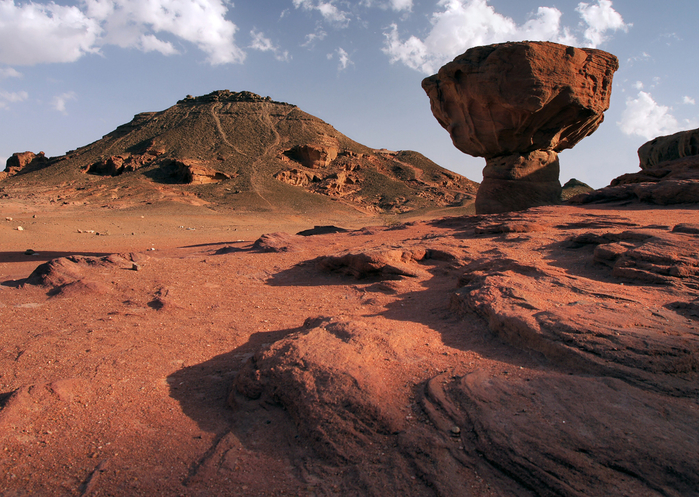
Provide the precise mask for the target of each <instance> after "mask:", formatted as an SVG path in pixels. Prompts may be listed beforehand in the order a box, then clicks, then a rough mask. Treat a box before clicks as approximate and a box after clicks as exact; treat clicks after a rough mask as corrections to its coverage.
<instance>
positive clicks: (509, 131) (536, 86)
mask: <svg viewBox="0 0 699 497" xmlns="http://www.w3.org/2000/svg"><path fill="white" fill-rule="evenodd" d="M618 68H619V62H618V60H617V58H616V57H615V56H614V55H612V54H609V53H607V52H604V51H601V50H595V49H590V48H574V47H568V46H565V45H560V44H557V43H550V42H518V43H501V44H497V45H489V46H484V47H475V48H472V49H470V50H468V51H466V52H465V53H464V54H462V55H460V56H458V57H456V58H455V59H454V60H453V61H452V62H449V63H448V64H446V65H444V66H443V67H442V68H441V69H440V70H439V72H438V73H437V74H435V75H433V76H430V77H429V78H425V79H424V80H423V82H422V87H423V89H424V90H425V92H426V93H427V95H428V96H429V98H430V105H431V107H432V113H433V114H434V116H435V117H436V118H437V121H439V123H440V124H441V125H442V126H443V127H444V128H445V129H446V130H447V131H449V134H450V135H451V138H452V142H453V143H454V146H455V147H456V148H458V149H459V150H461V151H462V152H464V153H466V154H469V155H473V156H477V157H485V159H486V167H485V169H484V171H483V182H482V183H481V186H480V188H479V190H478V195H477V197H476V211H477V212H478V213H479V214H488V213H497V212H508V211H514V210H522V209H526V208H528V207H534V206H538V205H548V204H555V203H558V202H559V201H560V194H561V185H560V182H559V180H558V174H559V162H558V152H560V151H561V150H565V149H567V148H572V147H573V146H575V145H576V144H577V143H578V142H579V141H580V140H582V139H583V138H585V137H586V136H588V135H590V134H591V133H593V132H594V131H595V130H596V129H597V127H598V126H599V125H600V123H601V122H602V121H603V120H604V111H606V110H607V109H608V108H609V99H610V96H611V92H612V76H613V74H614V72H615V71H616V70H617V69H618Z"/></svg>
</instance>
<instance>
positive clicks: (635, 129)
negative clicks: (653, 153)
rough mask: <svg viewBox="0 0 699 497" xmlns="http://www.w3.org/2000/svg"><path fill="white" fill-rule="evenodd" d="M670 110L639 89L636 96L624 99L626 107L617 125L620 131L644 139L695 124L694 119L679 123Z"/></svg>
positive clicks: (687, 127) (674, 131) (667, 133)
mask: <svg viewBox="0 0 699 497" xmlns="http://www.w3.org/2000/svg"><path fill="white" fill-rule="evenodd" d="M671 111H672V109H671V108H670V107H667V106H665V105H660V104H658V103H657V102H656V101H655V100H653V97H652V96H651V94H650V93H647V92H645V91H640V92H638V96H637V97H636V98H633V97H628V98H627V99H626V109H624V112H623V113H622V115H621V121H619V122H617V125H618V126H619V128H620V129H621V131H622V133H624V134H626V135H638V136H642V137H643V138H645V139H646V140H651V139H653V138H655V137H657V136H662V135H671V134H672V133H676V132H677V131H680V130H682V129H690V128H694V127H696V126H697V122H696V121H694V120H686V121H685V122H684V123H683V124H680V122H679V121H678V120H677V119H676V118H675V116H673V115H672V113H671Z"/></svg>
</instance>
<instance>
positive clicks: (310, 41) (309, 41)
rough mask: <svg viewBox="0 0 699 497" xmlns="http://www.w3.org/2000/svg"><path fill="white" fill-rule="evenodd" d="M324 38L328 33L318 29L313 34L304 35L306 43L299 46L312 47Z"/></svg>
mask: <svg viewBox="0 0 699 497" xmlns="http://www.w3.org/2000/svg"><path fill="white" fill-rule="evenodd" d="M326 36H328V33H326V32H325V31H323V30H322V29H319V28H318V29H316V32H315V33H310V34H307V35H306V41H305V42H304V43H302V44H301V46H302V47H313V46H314V45H315V42H316V41H322V40H324V39H325V37H326Z"/></svg>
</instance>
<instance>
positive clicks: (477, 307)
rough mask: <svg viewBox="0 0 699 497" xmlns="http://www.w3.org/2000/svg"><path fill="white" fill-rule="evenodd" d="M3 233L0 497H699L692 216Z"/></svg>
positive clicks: (695, 212) (118, 219)
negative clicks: (322, 229)
mask: <svg viewBox="0 0 699 497" xmlns="http://www.w3.org/2000/svg"><path fill="white" fill-rule="evenodd" d="M0 216H1V217H0V327H1V329H2V332H1V334H2V342H1V343H0V407H1V408H2V409H1V410H0V454H2V455H1V456H0V495H3V496H23V495H379V494H384V495H387V494H388V495H399V494H402V495H594V494H596V495H599V494H601V493H602V492H604V493H611V494H612V495H696V494H697V488H699V477H698V476H697V475H698V474H699V471H697V468H698V466H697V464H698V463H697V461H699V422H697V421H699V405H698V403H697V399H698V398H699V397H698V396H697V394H698V393H699V387H697V384H698V383H697V373H698V366H697V365H698V364H699V361H698V359H697V357H698V355H697V350H698V349H697V346H698V344H699V303H698V302H699V285H698V284H697V283H698V277H697V274H698V272H697V271H698V270H697V268H699V259H697V250H696V249H697V247H699V234H696V233H694V232H693V231H692V229H691V226H696V224H697V222H698V221H697V220H698V219H699V209H698V208H697V207H696V206H691V207H689V208H684V209H677V208H654V209H650V208H644V207H642V206H614V207H609V206H586V207H571V206H559V207H547V208H537V209H532V210H529V211H526V212H524V213H514V214H508V215H498V216H471V217H461V218H447V219H442V220H433V221H430V220H417V221H413V222H409V223H407V224H398V223H385V222H382V221H381V220H380V219H376V220H372V221H370V222H367V221H364V222H362V221H361V220H358V219H355V220H352V221H347V220H345V221H346V222H343V220H342V219H333V218H325V219H323V218H321V222H317V221H316V220H313V221H316V222H315V223H314V222H313V221H311V220H310V219H303V218H298V217H281V216H280V217H278V218H276V219H274V220H270V219H269V218H266V219H265V218H262V217H260V216H255V215H235V216H233V215H231V214H224V213H216V212H212V211H210V210H207V209H205V208H203V207H196V206H191V205H184V204H176V203H163V204H161V205H148V206H141V207H130V208H122V209H112V210H103V209H102V210H101V209H98V208H89V207H81V206H70V205H68V206H61V205H54V204H51V203H48V202H46V203H42V202H36V201H32V202H29V201H21V200H12V199H8V198H6V199H3V200H2V203H0ZM10 218H11V220H10ZM313 224H334V225H338V226H341V227H343V228H347V229H349V230H350V231H348V232H345V233H333V234H319V235H314V236H307V237H298V236H283V235H276V236H273V237H268V238H267V239H266V242H265V243H263V244H261V245H259V244H258V246H256V247H253V243H254V242H255V241H256V240H257V239H258V238H259V237H260V236H261V235H262V234H265V233H267V234H269V233H287V234H289V235H292V234H294V233H296V232H298V231H300V230H303V229H308V228H312V227H313ZM362 224H369V225H371V224H374V226H373V227H371V226H369V227H366V226H362ZM681 224H683V225H685V226H687V227H689V228H687V229H685V230H684V231H682V230H680V231H679V232H678V231H673V228H674V227H676V226H678V225H681ZM18 227H22V228H23V229H22V230H18V229H17V228H18ZM623 233H630V235H628V236H627V235H623V236H622V235H620V234H623ZM583 235H584V236H583ZM612 235H614V236H612ZM581 236H582V238H581ZM595 236H596V237H597V238H595ZM605 236H606V238H605ZM615 236H616V238H615ZM575 237H578V238H577V239H575V240H573V238H575ZM585 237H587V238H585ZM658 240H659V241H658ZM656 242H657V243H656ZM649 244H651V245H652V244H654V245H652V246H651V245H649ZM600 247H611V248H610V250H609V251H608V252H610V251H611V255H609V256H608V257H607V256H605V254H606V252H604V251H603V250H600ZM29 249H30V250H31V251H33V253H26V251H27V250H29ZM615 250H616V252H615ZM663 250H664V252H663ZM624 251H627V252H628V253H627V252H624ZM633 251H636V252H633ZM637 252H638V253H640V252H643V253H651V254H655V259H653V257H647V258H645V259H643V258H641V259H633V257H635V255H634V254H636V253H637ZM347 254H350V255H354V256H356V257H354V258H352V257H349V258H348V257H345V258H344V259H343V258H342V257H341V256H343V255H347ZM615 254H616V255H615ZM624 254H627V255H626V256H625V257H627V258H630V259H629V260H631V259H633V260H638V261H641V262H644V264H646V263H647V264H651V265H653V264H654V265H655V266H654V267H649V266H647V264H646V265H645V266H644V265H643V264H640V263H639V264H640V265H637V266H634V268H635V269H634V268H631V269H634V270H637V271H640V272H638V273H630V272H628V271H627V272H626V273H624V272H623V271H621V270H619V271H617V269H613V268H612V266H614V261H615V260H616V259H615V258H616V257H624ZM668 254H670V255H668ZM72 255H79V256H85V257H82V258H74V259H73V260H68V261H67V262H65V261H66V260H65V259H64V260H63V261H64V263H63V265H59V266H55V267H53V268H52V269H50V270H49V272H48V273H47V275H46V276H45V278H44V279H43V280H37V279H34V280H28V278H29V277H30V274H31V273H32V271H34V269H35V268H37V266H39V265H40V264H42V263H44V262H46V261H49V260H54V259H57V258H62V257H67V256H72ZM336 255H339V256H338V257H335V258H332V257H331V258H328V256H336ZM605 257H607V259H605ZM639 257H640V256H639ZM663 257H665V259H663ZM668 257H669V259H668ZM672 257H674V259H672ZM605 261H607V262H608V263H605ZM673 261H674V262H673ZM673 264H674V266H673ZM660 266H662V268H661V269H658V267H660ZM669 267H679V268H680V269H678V270H677V271H679V273H677V271H675V273H677V274H675V273H672V271H671V270H670V269H667V268H669ZM625 268H626V269H629V268H628V267H626V266H625V267H624V268H622V269H625ZM663 268H665V269H663ZM614 271H616V272H614ZM682 271H685V272H684V273H683V272H682ZM641 273H642V274H641ZM678 274H679V276H678ZM634 275H636V276H634ZM653 275H655V276H653ZM656 276H657V278H656ZM653 278H656V279H653ZM673 278H674V279H673ZM40 283H41V284H40ZM641 334H642V335H643V336H641V337H640V338H639V336H640V335H641ZM566 423H567V424H566Z"/></svg>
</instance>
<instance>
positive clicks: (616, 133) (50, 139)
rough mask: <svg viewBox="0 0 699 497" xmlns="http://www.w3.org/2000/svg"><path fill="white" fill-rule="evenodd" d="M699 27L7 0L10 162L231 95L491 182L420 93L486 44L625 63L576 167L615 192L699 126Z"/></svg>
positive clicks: (679, 16)
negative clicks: (179, 105) (246, 94)
mask: <svg viewBox="0 0 699 497" xmlns="http://www.w3.org/2000/svg"><path fill="white" fill-rule="evenodd" d="M697 20H699V2H697V1H696V0H670V1H667V2H658V1H657V0H614V1H611V0H588V1H586V2H580V1H577V0H531V1H530V0H354V1H345V0H256V1H255V0H238V1H235V2H230V1H226V0H145V1H144V0H140V1H139V0H84V1H73V2H69V1H65V0H57V1H56V2H42V1H35V2H26V1H21V0H0V160H1V161H2V162H1V163H0V164H4V161H5V159H6V158H7V157H8V156H10V155H11V154H12V153H13V152H22V151H25V150H31V151H34V152H38V151H41V150H43V151H45V152H46V154H47V155H49V156H55V155H62V154H64V153H65V152H67V151H68V150H71V149H74V148H76V147H79V146H82V145H86V144H88V143H91V142H93V141H95V140H97V139H99V138H101V137H102V136H103V135H105V134H107V133H109V132H110V131H112V130H113V129H114V128H116V127H117V126H118V125H120V124H123V123H126V122H128V121H130V120H131V118H132V117H133V115H134V114H136V113H138V112H145V111H158V110H163V109H166V108H167V107H170V106H171V105H174V104H175V103H176V101H177V100H179V99H181V98H183V97H184V96H186V95H188V94H191V95H202V94H205V93H209V92H211V91H213V90H219V89H229V90H233V91H241V90H248V91H252V92H255V93H259V94H261V95H263V96H267V95H269V96H271V97H272V98H273V99H275V100H280V101H286V102H290V103H294V104H297V105H298V106H299V107H301V109H303V110H305V111H306V112H309V113H311V114H314V115H316V116H318V117H320V118H321V119H323V120H325V121H327V122H328V123H330V124H332V125H333V126H335V128H336V129H338V130H339V131H340V132H342V133H344V134H346V135H347V136H349V137H350V138H352V139H354V140H357V141H359V142H361V143H364V144H365V145H368V146H371V147H376V148H380V147H384V148H388V149H393V150H404V149H410V150H416V151H418V152H421V153H423V154H425V155H426V156H427V157H429V158H430V159H432V160H434V161H435V162H437V163H438V164H440V165H442V166H444V167H446V168H449V169H451V170H453V171H456V172H458V173H460V174H464V175H465V176H467V177H469V178H471V179H473V180H476V181H480V180H481V178H482V176H481V170H482V168H483V166H484V165H485V161H484V159H481V158H474V157H470V156H467V155H464V154H462V153H461V152H459V151H458V150H456V148H454V146H453V145H452V144H451V140H450V139H449V136H448V134H447V132H446V131H445V130H443V129H442V128H441V127H440V126H439V124H438V123H437V121H436V120H435V119H434V118H433V117H432V114H431V113H430V110H429V100H428V99H427V96H426V95H425V94H424V92H423V91H422V88H421V87H420V82H421V80H422V78H424V77H425V76H428V75H430V74H432V73H433V72H435V71H436V70H437V69H438V68H439V67H440V66H441V65H442V64H444V63H445V62H447V61H449V60H451V59H452V58H453V57H455V56H456V55H458V54H460V53H463V52H464V51H465V50H467V49H468V48H470V47H472V46H476V45H484V44H490V43H497V42H502V41H508V40H523V39H530V40H551V41H558V42H562V43H567V44H572V45H576V46H581V47H582V46H594V47H597V48H600V49H603V50H607V51H609V52H611V53H613V54H615V55H616V56H617V57H619V61H620V64H621V68H620V70H619V71H618V72H617V73H616V75H615V78H614V90H613V93H612V105H611V108H610V109H609V111H607V113H606V118H605V122H604V123H603V124H602V126H600V128H599V129H598V130H597V131H596V132H595V134H593V135H592V136H590V137H588V138H586V139H585V140H583V141H582V142H581V143H580V144H578V145H577V146H576V147H575V148H574V149H572V150H567V151H564V152H563V153H562V154H561V156H560V158H561V168H562V170H561V180H562V181H563V182H565V181H566V180H568V179H569V178H571V177H576V178H578V179H580V180H582V181H585V182H587V183H589V184H590V185H592V186H594V187H601V186H605V185H606V184H608V183H609V181H610V180H611V179H612V178H614V177H616V176H619V175H620V174H623V173H625V172H633V171H636V170H637V169H638V159H637V156H636V150H637V149H638V147H639V146H640V145H642V144H643V143H644V142H645V141H647V140H649V139H651V138H653V137H654V136H657V135H661V134H670V133H673V132H676V131H679V130H682V129H693V128H697V127H699V107H697V103H696V102H697V101H698V100H699V86H698V85H697V83H696V82H697V81H698V80H699V78H698V77H697V76H698V73H699V67H698V65H697V64H696V63H695V62H694V58H695V54H696V47H697V46H699V34H698V31H699V30H697V29H696V23H697ZM1 168H2V167H0V169H1Z"/></svg>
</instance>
